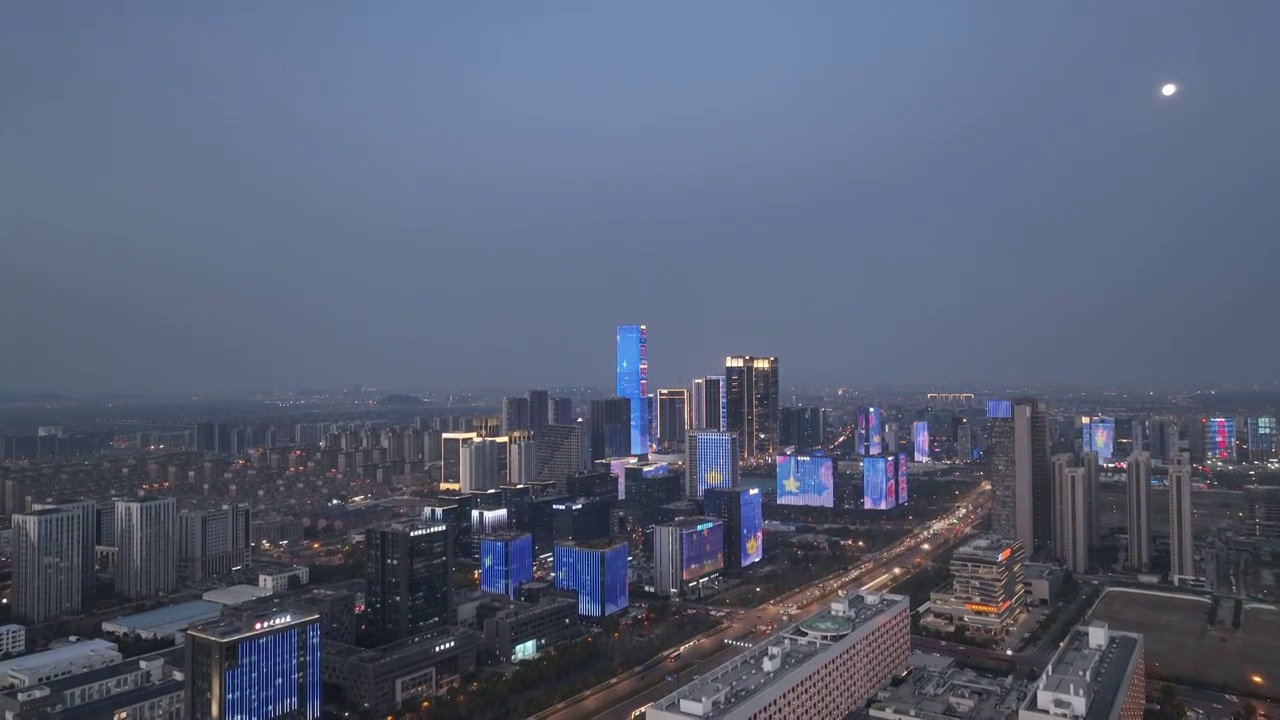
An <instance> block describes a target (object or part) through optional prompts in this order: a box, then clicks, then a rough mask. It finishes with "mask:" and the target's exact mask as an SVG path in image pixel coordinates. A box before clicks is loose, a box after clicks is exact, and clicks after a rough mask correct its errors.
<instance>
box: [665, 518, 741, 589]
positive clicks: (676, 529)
mask: <svg viewBox="0 0 1280 720" xmlns="http://www.w3.org/2000/svg"><path fill="white" fill-rule="evenodd" d="M724 531H725V527H724V523H723V522H721V521H720V520H719V519H717V518H713V517H698V516H695V517H682V518H678V519H676V520H674V521H672V522H670V523H663V524H660V525H656V526H655V527H654V528H653V580H654V582H653V586H654V592H656V593H658V594H659V595H666V596H668V597H680V596H690V595H692V596H698V597H701V596H702V594H703V590H704V588H705V586H706V583H708V582H710V581H711V580H712V579H714V578H715V577H717V576H718V575H719V573H720V571H721V570H722V569H723V568H724V555H725V546H726V545H727V544H728V542H726V536H725V532H724Z"/></svg>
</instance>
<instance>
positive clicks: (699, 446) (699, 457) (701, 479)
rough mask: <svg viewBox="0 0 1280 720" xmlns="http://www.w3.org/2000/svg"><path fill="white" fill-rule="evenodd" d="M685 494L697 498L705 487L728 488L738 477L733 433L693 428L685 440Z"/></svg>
mask: <svg viewBox="0 0 1280 720" xmlns="http://www.w3.org/2000/svg"><path fill="white" fill-rule="evenodd" d="M685 448H686V450H685V457H686V458H687V460H686V462H685V495H686V496H687V497H688V498H689V499H691V500H692V499H694V498H701V497H702V493H703V491H704V490H706V489H707V488H731V487H734V486H736V485H737V484H738V481H739V479H740V478H741V474H740V466H739V459H740V458H741V457H742V448H741V445H740V441H739V439H738V434H737V433H732V432H720V431H719V430H694V431H693V432H691V433H689V440H688V442H687V443H685Z"/></svg>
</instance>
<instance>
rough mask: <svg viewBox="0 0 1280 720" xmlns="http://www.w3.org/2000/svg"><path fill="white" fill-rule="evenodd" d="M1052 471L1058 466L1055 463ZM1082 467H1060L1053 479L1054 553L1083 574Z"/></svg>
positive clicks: (1086, 556) (1085, 542)
mask: <svg viewBox="0 0 1280 720" xmlns="http://www.w3.org/2000/svg"><path fill="white" fill-rule="evenodd" d="M1054 468H1055V470H1057V469H1058V466H1057V465H1056V464H1055V466H1054ZM1087 483H1088V480H1087V478H1086V477H1085V471H1084V468H1081V467H1062V468H1061V472H1058V473H1055V474H1054V478H1053V491H1054V498H1055V502H1054V510H1055V515H1056V518H1055V520H1056V521H1055V522H1054V530H1055V537H1054V552H1055V554H1056V555H1057V556H1058V558H1059V559H1060V560H1062V562H1063V564H1065V565H1066V566H1067V569H1069V570H1071V572H1073V573H1077V574H1079V573H1084V572H1085V571H1086V570H1088V569H1089V538H1088V534H1089V523H1088V512H1089V510H1088V505H1087V502H1086V498H1085V496H1086V494H1087V491H1086V487H1087Z"/></svg>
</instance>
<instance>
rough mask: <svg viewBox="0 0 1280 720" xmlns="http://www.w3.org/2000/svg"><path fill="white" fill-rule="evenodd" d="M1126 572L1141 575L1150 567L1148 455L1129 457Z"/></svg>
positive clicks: (1141, 453) (1144, 453)
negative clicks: (1127, 570)
mask: <svg viewBox="0 0 1280 720" xmlns="http://www.w3.org/2000/svg"><path fill="white" fill-rule="evenodd" d="M1127 472H1128V474H1129V478H1128V479H1129V487H1128V494H1129V523H1128V524H1129V559H1128V563H1129V569H1130V570H1136V571H1138V572H1144V571H1146V570H1148V569H1150V567H1151V453H1148V452H1136V453H1134V454H1133V455H1131V456H1130V457H1129V462H1128V464H1127Z"/></svg>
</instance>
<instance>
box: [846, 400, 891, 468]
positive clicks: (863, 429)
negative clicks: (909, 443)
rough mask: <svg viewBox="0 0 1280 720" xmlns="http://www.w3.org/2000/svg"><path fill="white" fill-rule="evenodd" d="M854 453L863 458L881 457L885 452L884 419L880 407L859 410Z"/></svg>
mask: <svg viewBox="0 0 1280 720" xmlns="http://www.w3.org/2000/svg"><path fill="white" fill-rule="evenodd" d="M853 443H854V452H856V453H858V454H859V455H862V456H863V457H870V456H873V455H879V454H881V453H883V452H884V451H885V450H884V417H883V414H882V413H881V412H880V408H878V407H860V408H858V418H857V425H856V427H855V428H854V434H853Z"/></svg>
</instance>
